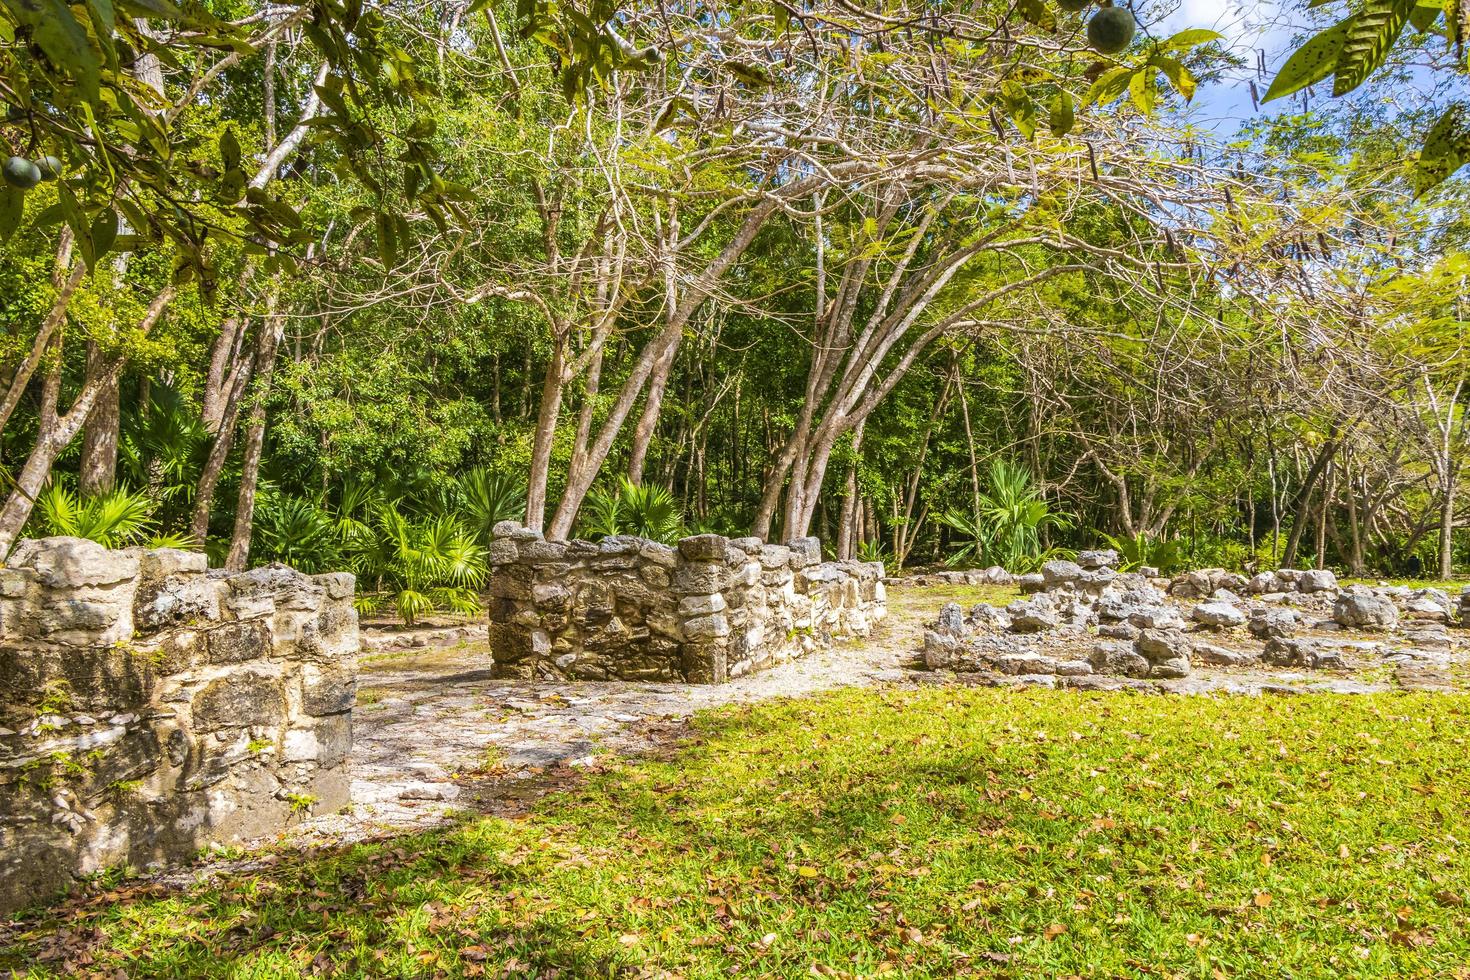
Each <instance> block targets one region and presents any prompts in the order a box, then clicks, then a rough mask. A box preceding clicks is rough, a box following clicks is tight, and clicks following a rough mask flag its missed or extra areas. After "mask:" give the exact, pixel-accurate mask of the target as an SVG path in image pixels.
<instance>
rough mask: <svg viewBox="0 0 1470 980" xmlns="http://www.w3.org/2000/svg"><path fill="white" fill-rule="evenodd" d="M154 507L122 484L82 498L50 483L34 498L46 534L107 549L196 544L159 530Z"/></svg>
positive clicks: (140, 493) (150, 501) (179, 546)
mask: <svg viewBox="0 0 1470 980" xmlns="http://www.w3.org/2000/svg"><path fill="white" fill-rule="evenodd" d="M157 507H158V504H157V503H156V502H155V501H154V500H153V499H152V498H151V497H149V496H148V495H147V494H146V493H143V492H142V491H137V490H130V489H128V488H127V487H125V486H119V487H115V488H113V489H112V490H109V491H107V492H106V493H101V494H97V495H95V496H91V497H81V496H78V495H77V494H75V493H73V492H72V491H71V490H68V489H67V488H66V487H64V486H62V485H61V484H59V483H53V484H51V485H50V486H49V487H47V488H46V489H45V490H44V491H42V493H41V495H40V496H39V497H37V498H36V514H37V517H38V518H39V519H40V522H41V526H42V530H43V533H45V534H58V535H65V536H67V537H72V538H86V539H87V540H88V541H96V542H97V543H98V544H100V545H103V546H104V547H108V548H124V547H128V546H129V545H146V546H147V547H150V548H193V547H196V546H197V542H195V541H194V540H193V539H192V538H189V537H187V536H185V535H179V534H161V533H159V528H158V522H157V520H155V519H154V512H155V511H156V510H157Z"/></svg>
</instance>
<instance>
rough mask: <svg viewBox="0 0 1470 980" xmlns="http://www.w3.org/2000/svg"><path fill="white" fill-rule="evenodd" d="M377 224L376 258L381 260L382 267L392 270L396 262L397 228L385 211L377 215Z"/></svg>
mask: <svg viewBox="0 0 1470 980" xmlns="http://www.w3.org/2000/svg"><path fill="white" fill-rule="evenodd" d="M377 223H378V258H380V259H382V260H383V265H384V266H386V267H388V268H390V269H391V268H392V267H393V265H394V263H396V262H397V260H398V228H397V226H396V225H395V223H394V221H393V216H392V215H391V214H389V213H388V212H386V211H379V212H378V214H377Z"/></svg>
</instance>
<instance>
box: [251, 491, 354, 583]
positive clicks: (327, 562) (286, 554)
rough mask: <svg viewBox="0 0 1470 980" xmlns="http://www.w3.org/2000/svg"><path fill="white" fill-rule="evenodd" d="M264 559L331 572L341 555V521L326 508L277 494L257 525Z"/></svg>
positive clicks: (263, 508)
mask: <svg viewBox="0 0 1470 980" xmlns="http://www.w3.org/2000/svg"><path fill="white" fill-rule="evenodd" d="M255 534H256V540H258V541H259V542H260V547H261V548H262V553H261V557H263V558H268V559H269V560H272V561H279V562H284V563H285V564H287V565H290V566H292V567H294V568H298V569H300V570H301V571H303V572H308V573H315V572H324V571H330V570H331V569H333V568H335V567H338V563H339V562H340V561H341V555H342V543H343V542H342V537H341V530H340V528H339V522H338V521H337V520H336V519H334V517H333V515H332V513H331V512H330V511H329V510H327V509H326V508H325V507H322V506H321V505H319V504H317V503H315V502H314V501H311V500H307V499H305V498H304V497H296V496H292V495H290V494H274V495H272V496H271V497H269V498H268V499H266V500H265V501H263V504H262V506H261V507H260V508H259V511H258V515H257V518H256V523H255Z"/></svg>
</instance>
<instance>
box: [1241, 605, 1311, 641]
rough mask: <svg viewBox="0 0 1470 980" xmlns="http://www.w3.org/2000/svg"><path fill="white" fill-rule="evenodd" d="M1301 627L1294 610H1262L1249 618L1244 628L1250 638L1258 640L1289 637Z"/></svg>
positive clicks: (1299, 619)
mask: <svg viewBox="0 0 1470 980" xmlns="http://www.w3.org/2000/svg"><path fill="white" fill-rule="evenodd" d="M1300 625H1301V617H1300V616H1298V615H1297V612H1296V610H1294V609H1263V610H1260V611H1259V612H1258V613H1255V614H1253V615H1252V616H1251V618H1250V622H1249V623H1248V624H1246V628H1247V629H1249V630H1250V633H1251V636H1254V637H1256V638H1257V639H1260V640H1269V639H1271V638H1273V637H1284V636H1290V635H1291V634H1292V633H1294V632H1296V630H1297V628H1298V627H1299V626H1300Z"/></svg>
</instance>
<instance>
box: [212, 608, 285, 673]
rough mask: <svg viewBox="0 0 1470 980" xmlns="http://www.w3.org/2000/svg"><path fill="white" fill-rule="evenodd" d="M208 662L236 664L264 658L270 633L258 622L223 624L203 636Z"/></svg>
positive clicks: (269, 646) (268, 649)
mask: <svg viewBox="0 0 1470 980" xmlns="http://www.w3.org/2000/svg"><path fill="white" fill-rule="evenodd" d="M204 635H205V637H206V644H207V649H208V656H209V662H210V663H212V664H238V663H244V662H245V661H247V660H256V659H259V658H260V657H263V656H265V655H266V654H267V653H269V652H270V649H271V632H270V630H269V629H267V628H266V624H265V623H264V622H262V621H260V620H256V619H251V620H245V621H243V622H235V623H224V624H222V625H220V626H217V627H215V628H214V629H212V630H209V631H207V632H206V633H205V634H204Z"/></svg>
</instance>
